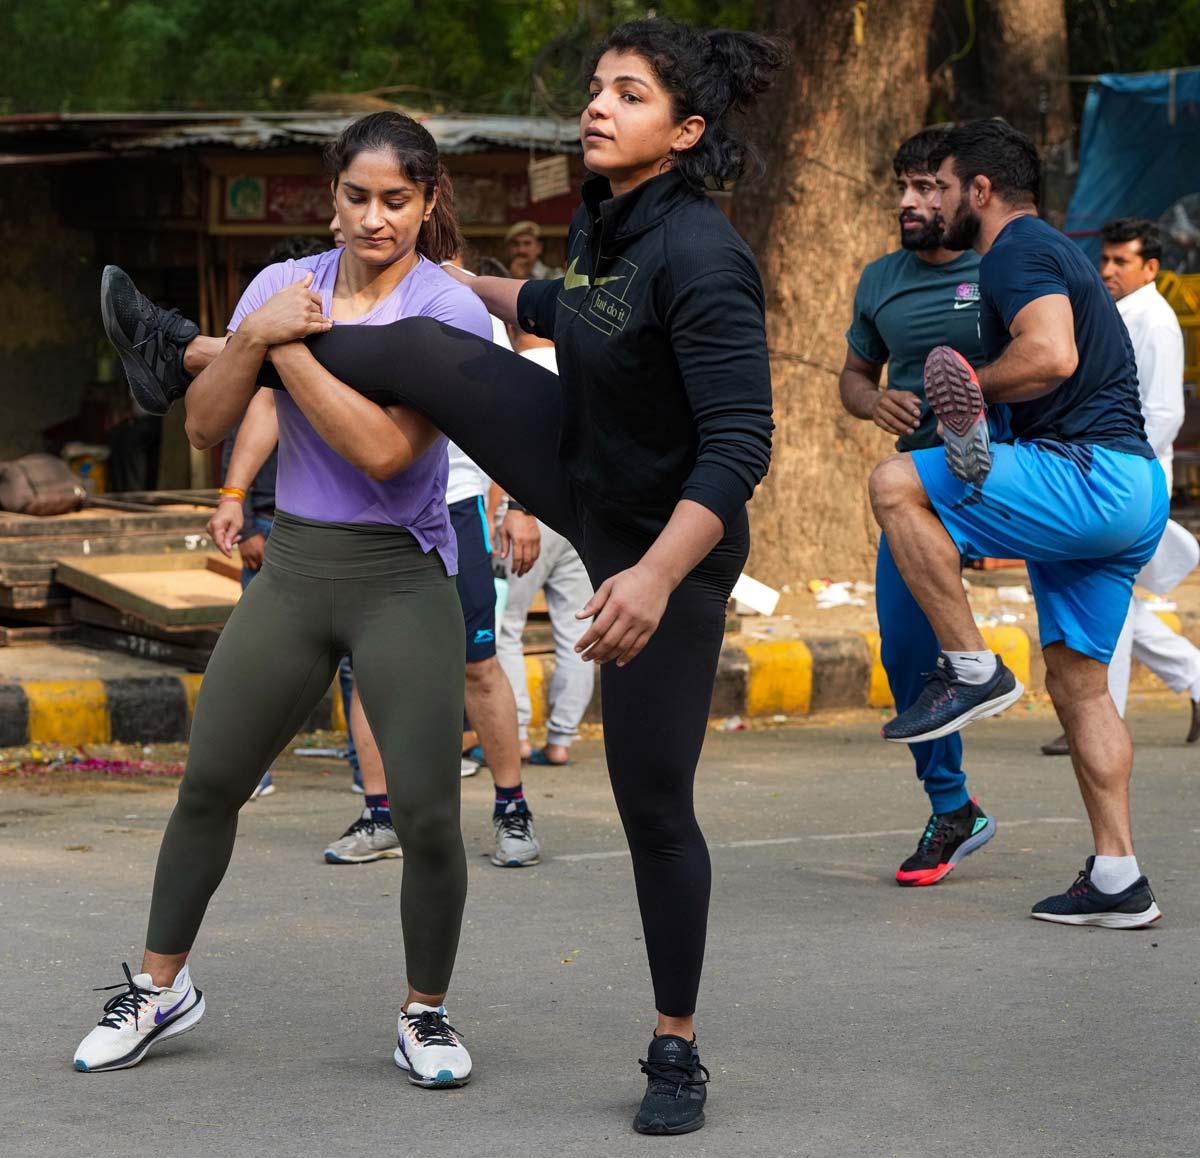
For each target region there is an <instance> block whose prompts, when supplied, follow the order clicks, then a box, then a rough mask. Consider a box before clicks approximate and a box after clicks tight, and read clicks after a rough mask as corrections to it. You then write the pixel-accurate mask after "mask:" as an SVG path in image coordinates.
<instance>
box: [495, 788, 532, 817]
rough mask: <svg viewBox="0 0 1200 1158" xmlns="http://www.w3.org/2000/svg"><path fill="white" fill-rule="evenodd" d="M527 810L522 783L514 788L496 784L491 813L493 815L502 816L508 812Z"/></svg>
mask: <svg viewBox="0 0 1200 1158" xmlns="http://www.w3.org/2000/svg"><path fill="white" fill-rule="evenodd" d="M528 811H529V806H528V805H527V804H526V803H525V788H524V785H521V784H518V785H517V786H516V787H515V788H501V787H500V785H499V784H497V785H496V808H495V811H494V812H493V813H492V815H493V816H504V815H505V813H508V812H528Z"/></svg>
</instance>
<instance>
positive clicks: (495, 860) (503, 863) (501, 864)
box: [492, 853, 542, 868]
mask: <svg viewBox="0 0 1200 1158" xmlns="http://www.w3.org/2000/svg"><path fill="white" fill-rule="evenodd" d="M541 860H542V854H541V853H538V855H537V856H535V857H533V858H531V859H530V860H517V859H516V858H515V857H510V858H509V859H508V860H501V859H500V858H499V857H498V856H494V857H492V864H494V865H495V866H496V867H497V868H529V867H530V866H531V865H535V864H540V863H541Z"/></svg>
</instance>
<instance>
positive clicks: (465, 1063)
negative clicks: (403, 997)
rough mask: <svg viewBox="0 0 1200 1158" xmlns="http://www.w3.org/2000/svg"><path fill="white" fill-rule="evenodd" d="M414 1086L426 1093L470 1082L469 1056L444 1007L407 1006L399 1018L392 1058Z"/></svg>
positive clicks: (410, 1003) (412, 1002) (418, 1003)
mask: <svg viewBox="0 0 1200 1158" xmlns="http://www.w3.org/2000/svg"><path fill="white" fill-rule="evenodd" d="M393 1056H394V1057H395V1059H396V1064H397V1065H398V1066H399V1067H400V1068H401V1069H402V1070H408V1080H409V1081H410V1082H412V1084H413V1085H414V1086H424V1087H425V1088H426V1089H429V1090H439V1089H449V1088H450V1087H452V1086H465V1085H466V1084H467V1082H469V1081H470V1080H471V1055H470V1054H469V1053H467V1047H466V1046H465V1045H463V1043H462V1038H460V1037H459V1036H458V1030H456V1029H455V1028H454V1026H452V1025H451V1024H450V1023H449V1022H448V1021H447V1020H446V1007H445V1006H444V1005H439V1006H433V1005H422V1004H421V1003H420V1002H419V1001H411V1002H409V1005H408V1009H407V1010H405V1011H404V1012H403V1013H401V1014H400V1022H399V1025H398V1026H397V1036H396V1052H395V1054H394V1055H393Z"/></svg>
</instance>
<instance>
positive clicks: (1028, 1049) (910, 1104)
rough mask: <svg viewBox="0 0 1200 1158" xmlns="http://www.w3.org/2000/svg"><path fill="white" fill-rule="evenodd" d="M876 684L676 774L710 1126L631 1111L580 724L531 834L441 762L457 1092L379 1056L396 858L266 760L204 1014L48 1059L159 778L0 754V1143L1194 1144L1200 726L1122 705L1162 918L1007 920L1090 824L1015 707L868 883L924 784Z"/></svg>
mask: <svg viewBox="0 0 1200 1158" xmlns="http://www.w3.org/2000/svg"><path fill="white" fill-rule="evenodd" d="M878 722H879V721H878V718H877V717H874V716H868V715H866V714H863V715H861V716H858V717H856V718H853V719H849V720H845V721H841V722H836V723H833V724H822V725H819V726H804V727H798V728H781V729H777V730H770V731H761V732H747V733H736V734H714V735H713V736H712V737H711V740H710V742H709V745H708V748H707V751H706V760H705V764H704V767H703V771H702V776H701V783H700V787H699V801H700V808H701V814H702V819H703V822H704V824H705V828H706V831H707V833H708V836H709V839H710V841H711V842H712V844H713V863H714V870H715V891H714V903H713V919H712V923H711V927H710V939H709V956H708V966H707V972H706V976H705V983H704V988H703V991H702V1012H701V1019H700V1022H699V1027H700V1041H701V1048H702V1056H703V1059H704V1060H705V1062H706V1064H707V1065H708V1066H709V1068H710V1069H711V1070H712V1074H713V1080H712V1085H711V1087H710V1100H709V1125H708V1127H707V1128H706V1129H705V1130H704V1131H702V1132H701V1133H699V1134H695V1135H692V1136H689V1137H687V1138H680V1139H661V1138H641V1137H639V1136H637V1135H635V1134H633V1133H632V1131H631V1130H630V1125H629V1123H630V1118H631V1116H632V1113H633V1111H634V1108H635V1106H636V1103H637V1100H638V1098H639V1096H640V1091H641V1089H642V1081H643V1079H642V1078H641V1075H640V1074H639V1072H638V1069H637V1058H638V1057H639V1056H644V1050H645V1047H646V1042H647V1040H648V1038H649V1035H650V1029H651V1026H652V1024H653V1017H652V1011H651V1003H650V999H649V984H648V976H647V970H646V965H645V960H644V956H643V952H642V944H641V941H640V939H639V938H640V929H639V927H638V922H637V915H636V908H635V906H634V899H633V887H632V880H631V875H630V869H629V862H628V858H627V856H626V855H625V854H624V852H623V849H622V838H621V835H620V833H619V830H618V827H617V823H616V817H615V814H614V810H613V806H612V802H611V798H610V796H609V793H608V789H607V784H606V781H605V778H604V772H603V767H602V764H601V758H600V749H599V745H598V744H595V743H590V744H586V745H583V746H581V748H580V750H579V755H580V759H579V762H578V763H577V765H576V766H575V767H572V768H570V769H565V770H532V771H531V772H530V774H529V776H528V777H527V782H526V783H527V788H528V791H529V795H530V798H531V801H532V804H533V807H534V809H535V812H536V815H537V820H538V825H539V828H540V831H541V833H542V836H543V839H544V841H545V844H546V846H547V850H548V852H549V854H550V855H549V856H548V857H547V859H546V860H545V861H544V863H543V864H542V865H540V866H539V867H536V868H531V869H525V870H500V869H495V868H493V867H492V866H491V865H490V863H489V862H488V861H487V859H486V852H487V850H488V847H489V837H490V827H489V825H488V813H489V810H490V785H489V784H488V782H487V781H486V778H485V776H481V777H478V778H476V779H475V780H472V781H467V782H465V783H464V815H465V832H466V835H467V841H468V855H469V859H470V864H471V868H470V872H471V892H470V897H469V900H468V911H467V925H466V929H465V935H464V938H463V943H462V949H461V952H460V955H459V967H458V971H457V973H456V976H455V985H454V991H453V993H452V994H451V999H450V1001H449V1003H448V1004H449V1008H450V1013H451V1016H452V1020H453V1021H454V1023H455V1024H456V1025H457V1026H458V1027H459V1028H460V1029H461V1030H462V1031H463V1032H464V1034H465V1035H466V1037H467V1039H468V1042H469V1044H470V1046H471V1049H472V1055H473V1057H474V1060H475V1078H474V1080H473V1081H472V1083H471V1084H470V1085H469V1086H468V1087H466V1088H465V1089H462V1090H452V1091H425V1090H419V1089H416V1088H414V1087H412V1086H410V1085H409V1084H408V1083H407V1082H406V1081H405V1080H404V1078H403V1076H402V1075H401V1073H400V1072H399V1071H398V1070H397V1069H396V1068H395V1067H394V1065H393V1063H392V1060H391V1053H392V1047H393V1045H394V1028H395V1014H396V1010H397V1003H398V1001H399V999H400V998H401V996H402V994H403V985H402V977H403V970H402V944H401V938H400V930H399V923H398V919H397V912H398V896H399V889H398V885H399V881H400V876H401V873H402V871H403V869H402V865H401V863H400V862H396V861H388V862H383V863H380V864H375V865H369V866H361V867H336V868H335V867H330V866H327V865H325V864H323V863H322V862H321V860H320V857H319V854H320V851H321V849H322V848H323V847H324V844H325V842H326V841H327V840H329V839H330V838H331V837H333V836H336V835H337V834H338V833H339V832H340V831H341V830H342V828H344V827H345V825H346V824H347V823H349V821H350V820H351V819H352V818H353V815H354V812H355V809H356V807H357V805H356V801H355V799H353V798H351V796H350V794H349V792H348V791H347V787H348V785H347V777H346V776H345V774H344V773H343V772H342V770H341V769H340V768H337V767H336V765H320V764H314V763H313V762H311V761H307V762H300V761H294V760H293V761H292V763H291V764H290V765H288V767H289V768H297V769H298V770H296V771H287V770H285V771H283V772H282V773H281V774H280V775H278V776H277V777H276V780H277V783H278V784H279V785H280V790H279V792H278V793H277V794H276V795H275V796H274V797H273V798H271V799H268V800H265V801H262V802H259V803H257V804H253V805H250V806H247V808H246V810H245V812H244V814H243V823H242V826H241V832H240V836H239V839H238V847H237V851H236V853H235V856H234V862H233V867H232V869H231V871H230V874H229V876H228V878H227V879H226V881H225V884H224V885H223V887H222V889H221V891H220V892H219V893H218V894H217V897H216V899H215V901H214V903H213V906H212V908H211V910H210V913H209V918H208V921H207V923H206V925H205V928H204V931H203V933H202V935H201V940H200V943H199V944H198V946H197V950H196V953H195V956H194V958H193V963H194V966H193V967H194V974H195V977H196V980H197V982H198V984H199V985H200V987H201V988H202V989H204V990H205V992H206V995H207V1000H208V1013H207V1016H206V1017H205V1019H204V1021H203V1023H202V1024H201V1026H200V1027H199V1028H198V1029H197V1030H196V1031H194V1032H192V1033H190V1034H187V1035H186V1036H182V1037H180V1038H179V1039H177V1040H176V1041H173V1042H170V1043H167V1044H164V1045H163V1046H162V1047H160V1048H159V1049H158V1050H157V1051H156V1052H155V1053H153V1054H152V1055H151V1056H150V1058H149V1060H148V1061H147V1062H145V1063H143V1064H142V1065H141V1066H139V1067H137V1068H136V1069H132V1070H126V1071H121V1072H116V1073H110V1074H95V1075H86V1074H78V1073H75V1072H74V1071H73V1070H72V1069H71V1065H70V1063H71V1055H72V1052H73V1050H74V1047H75V1044H76V1042H77V1041H78V1039H79V1038H80V1037H82V1036H83V1034H84V1033H85V1032H86V1031H87V1030H88V1029H89V1028H90V1026H91V1025H92V1024H93V1023H94V1022H95V1020H96V1018H97V1017H98V1015H99V1009H100V1004H101V1002H102V1000H103V995H101V994H95V993H92V992H91V987H92V986H98V985H108V984H112V983H114V982H116V981H117V980H118V979H119V978H120V976H121V974H120V963H121V961H122V960H123V959H128V960H129V961H130V962H131V963H133V964H134V965H135V966H136V963H137V954H138V953H139V952H140V940H139V938H140V937H141V936H142V933H143V930H144V925H145V916H146V906H147V899H148V891H149V886H150V880H151V874H152V870H153V864H154V857H155V853H156V850H157V847H158V839H159V834H160V832H161V830H162V826H163V823H164V821H165V818H166V816H167V813H168V812H169V810H170V807H171V804H172V799H173V795H174V793H173V789H172V788H171V787H170V786H169V785H164V784H161V783H152V784H144V783H135V784H129V785H120V786H113V785H108V784H101V783H95V782H84V783H78V784H70V785H66V786H63V787H61V788H60V787H57V786H50V785H46V784H34V783H31V782H29V781H13V780H11V779H7V780H0V1032H2V1036H3V1041H4V1051H3V1052H4V1064H3V1066H0V1138H2V1139H3V1141H2V1142H0V1151H2V1152H3V1153H4V1154H6V1155H12V1156H14V1158H17V1156H20V1158H24V1156H26V1155H28V1156H33V1155H55V1156H58V1155H62V1154H64V1153H81V1152H82V1153H94V1154H103V1155H105V1156H106V1158H123V1156H126V1155H129V1156H134V1155H136V1156H138V1158H141V1156H145V1155H163V1156H167V1158H172V1156H175V1155H189V1156H191V1155H214V1154H220V1155H224V1154H239V1155H242V1154H252V1155H256V1156H258V1155H261V1156H273V1155H284V1154H286V1155H321V1156H326V1155H344V1156H354V1158H357V1156H365V1155H372V1154H381V1153H384V1152H385V1147H386V1152H388V1153H396V1154H399V1155H402V1156H406V1155H407V1156H413V1158H427V1156H428V1158H442V1156H447V1158H450V1156H452V1158H465V1156H467V1155H487V1156H488V1158H509V1156H514V1158H515V1156H521V1158H524V1156H526V1155H542V1154H545V1155H555V1156H559V1155H606V1156H613V1158H622V1156H624V1155H633V1154H638V1155H642V1154H647V1153H653V1154H655V1155H676V1154H678V1155H685V1154H686V1155H722V1156H725V1155H787V1156H790V1155H814V1156H821V1158H826V1156H842V1155H848V1156H858V1155H903V1156H909V1155H912V1156H918V1155H919V1156H921V1158H928V1156H932V1155H939V1156H941V1155H961V1154H977V1155H986V1156H988V1158H991V1156H1007V1155H1013V1156H1021V1158H1029V1156H1041V1155H1046V1156H1051V1155H1053V1156H1054V1158H1065V1156H1068V1155H1089V1156H1103V1155H1116V1156H1121V1158H1129V1156H1133V1158H1142V1156H1155V1158H1157V1156H1160V1155H1162V1156H1165V1155H1195V1154H1197V1153H1200V1126H1198V1124H1197V1123H1198V1115H1197V1110H1196V1107H1197V1104H1198V1094H1197V1066H1196V1062H1197V1056H1198V1050H1197V1029H1198V1021H1200V1017H1198V1011H1200V969H1198V966H1197V963H1198V962H1200V935H1198V929H1200V896H1198V894H1197V890H1196V887H1195V883H1194V882H1195V874H1196V871H1197V851H1198V848H1200V792H1198V791H1197V786H1198V784H1200V750H1197V749H1192V748H1187V747H1185V746H1184V745H1183V744H1182V735H1183V732H1184V730H1185V728H1186V719H1185V716H1184V713H1183V709H1182V705H1180V704H1178V703H1175V702H1170V703H1168V702H1165V701H1164V703H1163V704H1162V705H1159V706H1155V707H1152V708H1149V709H1147V708H1145V707H1143V708H1140V709H1135V714H1134V717H1133V721H1132V723H1133V726H1134V733H1135V740H1136V742H1137V744H1138V757H1137V772H1136V778H1135V784H1136V794H1135V814H1136V821H1137V828H1136V831H1137V834H1138V839H1139V851H1140V855H1141V858H1142V863H1143V867H1144V868H1145V869H1146V871H1147V872H1148V873H1149V875H1150V878H1151V882H1152V883H1153V884H1154V885H1155V887H1156V891H1157V892H1158V895H1159V901H1160V904H1161V906H1162V908H1163V910H1164V912H1165V914H1166V919H1165V920H1164V921H1162V922H1161V923H1160V924H1159V925H1158V926H1157V928H1155V929H1153V930H1150V931H1144V932H1113V931H1107V930H1092V929H1069V928H1061V927H1058V926H1050V925H1045V924H1042V923H1040V922H1036V921H1033V920H1030V919H1029V917H1028V911H1029V907H1030V905H1031V904H1032V903H1033V902H1034V901H1037V900H1038V899H1040V898H1041V897H1042V896H1044V895H1046V894H1048V893H1051V892H1058V891H1061V890H1062V889H1063V888H1065V887H1066V886H1067V885H1068V884H1069V883H1070V882H1071V880H1072V878H1073V877H1074V874H1075V872H1076V870H1077V869H1078V868H1079V867H1080V866H1081V864H1082V861H1083V858H1084V856H1085V855H1086V854H1087V852H1088V851H1089V844H1088V834H1087V828H1086V825H1085V824H1084V823H1083V820H1082V808H1081V806H1080V804H1079V801H1078V799H1077V795H1076V792H1075V788H1074V784H1073V780H1072V777H1071V772H1070V768H1069V765H1068V763H1067V762H1066V761H1065V760H1061V759H1060V760H1049V759H1046V758H1043V757H1041V756H1040V755H1038V754H1037V752H1036V747H1035V745H1036V743H1037V742H1038V741H1040V740H1042V739H1046V738H1048V736H1049V735H1051V734H1053V731H1054V724H1053V721H1052V720H1050V719H1048V718H1047V717H1046V716H1044V715H1036V714H1030V713H1026V712H1020V713H1018V714H1014V715H1011V716H1010V717H1009V718H1006V719H1002V720H999V721H989V722H987V723H984V724H981V725H978V726H976V727H975V728H974V729H973V730H972V731H971V732H970V733H969V738H968V752H969V757H970V768H971V769H972V773H973V775H972V781H973V787H974V790H975V791H976V793H977V794H978V795H979V798H980V800H981V802H982V803H983V804H984V806H985V807H986V808H988V809H990V810H991V811H993V812H994V813H995V815H996V816H997V818H998V823H999V832H998V835H997V838H996V839H995V840H994V841H993V842H992V844H991V845H990V846H988V847H987V848H986V849H985V850H983V851H981V852H980V853H979V854H977V855H976V856H974V857H972V858H970V859H969V860H968V861H967V862H965V864H964V865H963V866H961V867H960V868H959V869H958V870H957V871H956V872H955V873H954V874H952V875H951V877H950V878H949V879H948V880H947V881H946V882H944V883H943V884H941V885H939V886H937V887H935V888H930V889H921V890H902V889H899V888H897V887H896V886H895V885H894V884H893V883H892V881H891V874H892V873H893V872H894V870H895V867H896V865H897V863H898V862H899V861H900V860H901V859H902V858H903V857H904V856H906V855H907V854H908V853H909V852H910V851H911V850H912V848H913V846H914V845H915V841H916V837H917V834H918V832H919V830H920V828H921V827H922V825H923V823H924V820H925V817H926V813H925V804H924V798H923V795H922V794H921V793H920V792H919V790H918V788H917V786H916V784H915V781H914V780H913V777H912V775H911V772H910V770H909V768H908V767H907V766H906V760H907V756H906V754H905V753H904V752H903V750H898V749H896V748H894V747H892V746H891V745H885V744H883V743H881V742H880V741H879V740H878V739H877V735H878V732H877V728H878Z"/></svg>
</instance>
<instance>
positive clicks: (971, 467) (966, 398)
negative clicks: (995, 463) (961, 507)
mask: <svg viewBox="0 0 1200 1158" xmlns="http://www.w3.org/2000/svg"><path fill="white" fill-rule="evenodd" d="M925 400H926V401H927V402H928V403H929V408H930V410H932V411H933V413H934V414H935V415H936V416H937V420H938V421H939V422H940V423H941V424H942V442H943V444H944V445H945V448H946V465H947V466H948V467H949V468H950V471H951V473H952V474H954V475H955V477H956V478H960V479H962V481H963V482H965V483H974V484H975V485H976V486H980V485H981V484H982V483H983V480H984V479H986V478H987V476H988V472H989V471H991V469H992V451H991V440H990V439H989V437H988V424H987V404H986V403H985V402H984V400H983V391H982V390H980V388H979V379H978V378H976V377H975V371H974V370H973V369H972V368H971V363H970V362H968V361H967V360H966V358H964V357H963V356H962V355H961V354H960V353H959V352H958V351H957V350H954V349H952V348H951V347H949V346H935V347H934V348H933V349H932V350H930V351H929V357H927V358H926V359H925Z"/></svg>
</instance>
